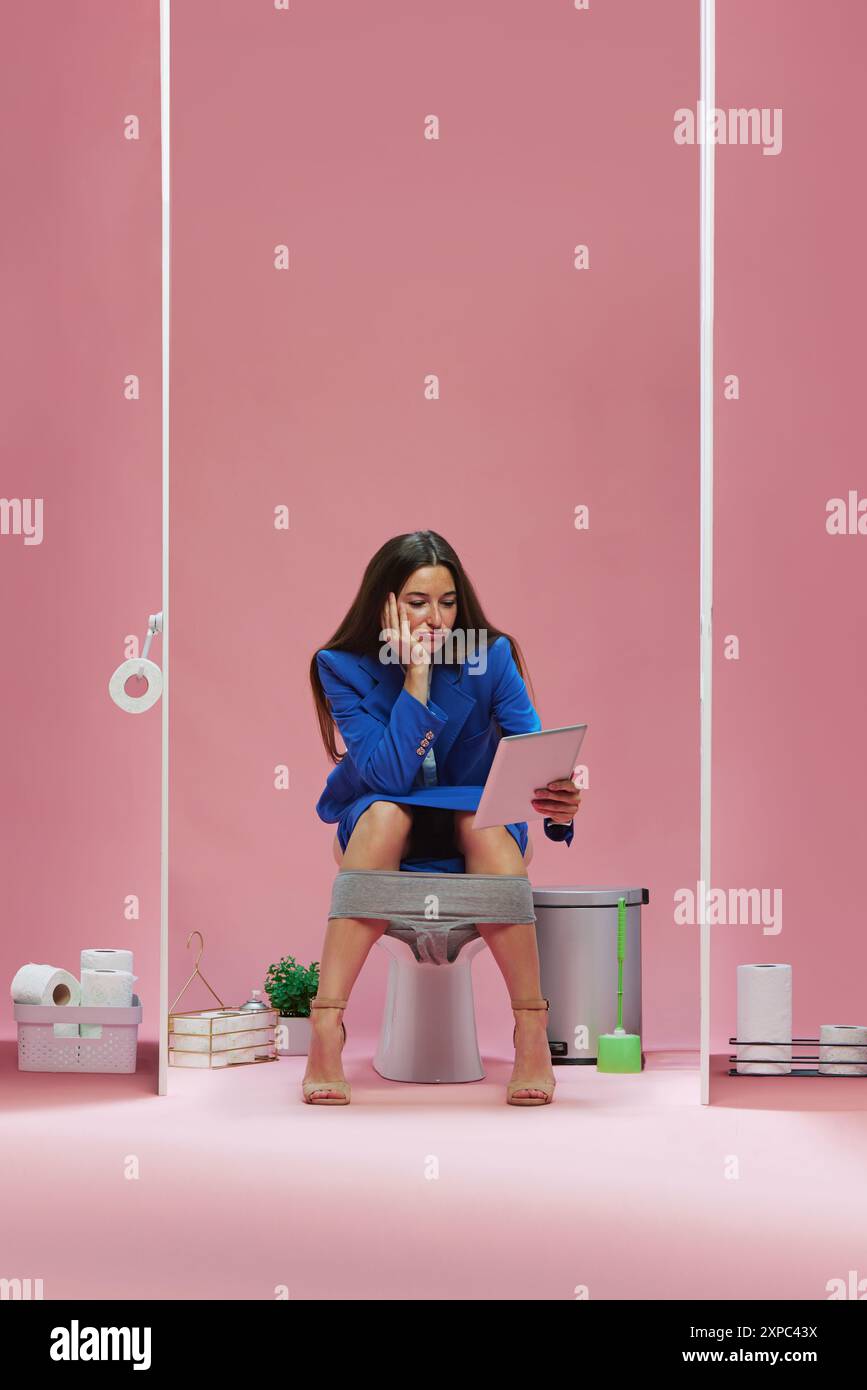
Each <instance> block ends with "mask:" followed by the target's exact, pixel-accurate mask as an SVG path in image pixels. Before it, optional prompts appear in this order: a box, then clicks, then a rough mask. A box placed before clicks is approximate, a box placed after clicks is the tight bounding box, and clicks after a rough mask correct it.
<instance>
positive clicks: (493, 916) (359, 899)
mask: <svg viewBox="0 0 867 1390" xmlns="http://www.w3.org/2000/svg"><path fill="white" fill-rule="evenodd" d="M328 916H329V919H330V918H332V917H374V918H380V919H384V920H386V921H387V922H388V927H387V929H386V936H395V937H397V938H398V939H399V940H401V941H405V942H406V943H407V945H408V946H409V947H410V949H411V950H412V952H413V955H414V956H415V958H416V960H417V961H419V962H421V963H424V964H430V965H445V964H449V963H450V962H451V961H453V960H454V959H455V958H456V957H457V954H458V952H459V951H460V949H461V947H462V946H463V945H464V943H465V942H467V941H470V940H472V938H473V937H475V936H478V935H479V932H478V931H477V924H478V923H479V922H482V923H498V922H506V923H516V922H535V920H536V914H535V912H534V911H533V889H532V887H531V884H530V880H529V879H528V878H526V877H524V876H523V875H511V874H417V873H412V872H407V871H402V870H392V869H341V870H340V872H339V873H338V875H337V877H336V878H335V880H334V886H333V888H332V890H331V909H330V911H329V913H328Z"/></svg>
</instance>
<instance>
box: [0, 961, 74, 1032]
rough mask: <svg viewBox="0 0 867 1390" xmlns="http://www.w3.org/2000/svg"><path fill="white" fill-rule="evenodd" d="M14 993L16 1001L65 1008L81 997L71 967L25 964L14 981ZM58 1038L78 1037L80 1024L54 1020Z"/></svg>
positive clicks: (12, 991) (12, 992)
mask: <svg viewBox="0 0 867 1390" xmlns="http://www.w3.org/2000/svg"><path fill="white" fill-rule="evenodd" d="M11 994H12V998H13V1000H14V1002H15V1003H16V1004H54V1005H57V1006H58V1007H60V1008H62V1007H63V1006H64V1005H66V1004H72V1005H75V1004H77V1003H78V1002H79V1000H80V999H81V985H80V984H79V983H78V981H77V980H76V978H75V976H74V975H70V973H69V971H68V970H58V968H57V966H56V965H35V964H33V963H32V962H31V963H30V964H29V965H22V967H21V969H20V970H19V971H18V972H17V974H16V975H15V978H14V980H13V981H12V989H11ZM54 1035H55V1037H58V1038H77V1037H78V1024H77V1023H55V1025H54Z"/></svg>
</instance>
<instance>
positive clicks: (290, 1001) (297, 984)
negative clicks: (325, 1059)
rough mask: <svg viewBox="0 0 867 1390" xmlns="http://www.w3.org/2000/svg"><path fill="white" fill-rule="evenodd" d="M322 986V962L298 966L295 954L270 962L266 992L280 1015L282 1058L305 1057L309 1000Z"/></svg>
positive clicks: (279, 1032)
mask: <svg viewBox="0 0 867 1390" xmlns="http://www.w3.org/2000/svg"><path fill="white" fill-rule="evenodd" d="M318 989H319V961H318V960H315V961H313V962H312V964H311V965H299V964H298V962H297V961H296V959H295V957H294V956H283V958H282V959H281V960H279V961H277V962H276V963H275V964H273V965H269V967H268V974H267V975H266V976H265V993H266V994H267V996H268V998H269V1000H270V1001H271V1008H272V1009H276V1010H277V1011H278V1013H279V1015H280V1017H279V1020H278V1023H277V1051H278V1053H279V1054H280V1055H281V1056H283V1057H306V1055H307V1052H308V1050H309V1048H310V1001H311V999H313V998H315V996H316V992H317V990H318Z"/></svg>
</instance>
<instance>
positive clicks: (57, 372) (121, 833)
mask: <svg viewBox="0 0 867 1390" xmlns="http://www.w3.org/2000/svg"><path fill="white" fill-rule="evenodd" d="M158 32H159V18H158V7H157V6H155V5H153V4H151V3H149V0H138V3H126V4H124V5H122V6H121V5H115V4H109V3H105V2H104V0H103V2H102V3H97V2H96V0H76V3H75V4H74V5H69V4H61V3H53V4H48V5H38V6H27V5H17V6H14V7H6V9H5V10H4V13H3V16H2V19H0V33H2V50H3V54H4V65H3V66H4V73H3V98H2V100H3V128H4V130H5V132H6V138H4V140H3V141H2V146H0V161H2V165H0V168H2V184H3V189H4V195H5V196H4V216H3V221H2V229H0V238H2V254H0V277H2V293H0V297H2V301H3V305H4V326H5V331H4V333H3V335H2V349H0V350H2V354H3V357H2V367H0V379H2V383H3V418H4V435H5V438H4V458H3V469H2V486H0V493H2V496H3V497H5V498H18V499H21V498H31V499H33V498H41V499H42V506H43V537H42V541H41V544H38V545H25V544H24V539H23V537H22V536H21V535H13V534H6V535H0V630H2V635H3V636H2V640H3V710H4V748H3V804H4V815H3V833H2V835H0V856H2V857H0V878H2V891H3V931H2V933H0V975H2V978H3V980H4V982H5V983H4V985H3V998H4V1001H5V1002H4V1006H3V1008H2V1009H0V1030H2V1033H3V1035H4V1036H6V1037H12V1036H14V1031H15V1029H14V1023H13V1019H12V1009H11V1004H10V1002H9V990H8V985H9V983H10V982H11V979H12V976H13V975H14V973H15V971H16V970H17V969H18V967H19V966H20V965H23V964H24V963H25V962H26V961H29V960H35V961H37V962H43V961H47V962H48V963H50V964H53V965H57V966H62V967H64V968H66V969H68V970H71V971H72V973H73V974H75V975H76V976H77V975H78V973H79V963H80V955H81V949H82V947H89V946H126V947H131V948H132V950H133V951H134V952H135V962H136V973H137V974H138V975H139V977H140V978H139V984H138V985H137V989H138V990H139V993H140V995H141V998H142V1000H143V1003H144V1007H145V1021H144V1033H145V1035H147V1034H150V1035H152V1036H153V1037H156V1035H157V1029H158V1004H159V999H158V981H159V977H158V966H159V847H160V839H159V836H160V829H159V796H160V729H159V705H156V706H154V707H153V708H152V709H151V710H150V711H149V712H147V713H145V714H137V715H132V714H126V713H124V712H123V711H122V710H120V709H118V707H117V706H116V705H115V704H114V703H113V702H112V700H111V699H110V697H109V694H108V679H109V676H110V675H111V673H112V671H113V670H114V669H115V667H116V666H118V665H119V664H120V662H121V661H122V660H124V659H125V657H126V655H127V654H128V653H127V651H126V650H125V646H124V644H125V642H126V641H127V638H133V639H136V640H137V641H138V642H139V643H141V642H142V641H143V638H144V636H145V633H146V631H147V621H148V614H149V613H152V612H157V611H158V610H159V608H160V607H161V604H162V597H161V576H160V466H161V465H160V180H159V167H160V165H159V160H160V143H159V46H158ZM142 54H145V55H148V56H147V59H146V60H143V58H142ZM130 115H133V116H137V117H138V118H139V120H140V123H141V129H140V138H139V139H137V140H130V139H126V138H124V121H125V120H126V118H127V117H128V116H130ZM130 374H135V375H137V376H138V377H139V379H140V399H138V400H127V399H125V397H124V381H125V378H126V377H127V376H128V375H130ZM152 655H154V656H155V657H156V658H157V660H159V659H160V655H161V654H160V651H159V643H158V642H157V643H156V644H155V646H154V648H153V649H152ZM130 895H136V896H137V897H138V899H139V911H140V916H139V918H138V920H137V921H128V920H127V919H126V918H125V916H124V905H125V899H126V898H127V897H128V896H130Z"/></svg>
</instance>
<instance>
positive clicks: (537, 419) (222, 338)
mask: <svg viewBox="0 0 867 1390" xmlns="http://www.w3.org/2000/svg"><path fill="white" fill-rule="evenodd" d="M173 48H174V61H173V120H174V139H173V200H174V222H173V255H174V269H173V275H174V325H173V352H174V357H173V392H174V394H173V436H172V444H173V472H172V510H171V525H172V552H171V553H172V593H171V603H172V823H171V837H172V838H171V907H172V940H173V946H172V953H171V977H172V989H173V992H174V989H175V988H176V982H180V981H181V980H182V979H183V974H184V971H185V970H188V969H189V968H190V967H189V964H188V954H187V953H186V952H185V949H184V942H185V939H186V936H187V934H188V932H189V931H190V930H192V929H193V928H196V927H199V928H201V929H202V930H203V931H204V934H205V938H206V943H207V946H206V953H205V959H204V961H203V966H204V968H205V969H206V973H207V974H208V977H209V979H211V981H212V983H214V985H215V986H216V987H217V989H218V990H219V991H220V992H221V994H223V997H224V998H226V999H227V1001H230V1002H235V1001H237V1000H238V999H240V998H243V997H245V996H246V993H247V991H248V990H249V989H250V988H251V987H252V986H258V985H260V984H261V983H262V979H263V976H264V973H265V970H266V969H267V966H268V965H269V964H270V963H271V961H273V960H276V959H277V958H278V957H279V956H281V955H282V954H284V953H291V954H293V955H295V956H296V957H298V958H299V959H301V960H303V961H305V962H306V961H309V960H312V959H317V958H318V957H319V953H320V950H321V943H322V936H323V932H324V926H325V914H326V912H327V907H328V901H329V895H330V886H331V882H332V880H333V877H334V873H335V866H334V862H333V860H332V857H331V844H332V837H333V833H334V831H333V828H329V827H327V826H325V825H323V824H322V823H321V822H320V821H319V820H318V819H317V817H316V816H315V814H314V809H313V808H314V804H315V802H316V800H317V797H318V796H319V793H320V791H321V789H322V786H323V783H324V779H325V776H326V773H327V772H328V770H329V765H328V763H327V761H326V758H325V754H324V751H323V749H322V747H321V745H320V744H319V741H318V734H317V732H316V729H315V725H314V715H313V705H312V699H311V695H310V690H309V685H308V678H307V668H308V663H309V661H310V657H311V655H312V653H313V651H314V650H315V649H316V648H317V647H318V646H320V645H322V643H323V642H324V641H325V640H326V639H327V638H328V636H329V634H330V633H331V631H332V630H333V629H334V627H335V626H336V625H337V622H338V620H339V619H340V618H341V616H342V615H343V613H344V611H345V609H346V607H347V606H348V604H349V602H350V600H351V598H352V596H353V594H354V592H355V589H356V587H357V584H358V581H359V579H360V577H361V572H362V569H363V566H364V564H365V563H366V561H367V559H368V558H369V556H370V555H371V554H372V553H373V552H374V550H375V549H377V547H378V546H379V545H380V544H381V543H382V541H384V540H385V539H386V538H387V537H389V536H391V535H393V534H396V533H398V532H402V531H407V530H412V529H415V528H419V527H431V528H433V529H435V530H438V531H441V532H442V533H443V534H444V535H445V536H446V537H447V538H448V539H449V540H450V541H451V542H452V544H453V545H454V546H455V547H456V548H457V550H458V552H459V553H460V554H461V555H462V557H463V559H464V562H465V564H466V565H467V567H468V569H469V571H470V573H471V575H472V577H473V579H474V581H475V582H476V584H477V585H478V588H479V590H480V593H481V594H482V596H483V601H484V603H485V605H486V606H487V608H488V610H489V612H490V615H491V618H492V620H493V621H495V622H496V623H498V624H500V625H501V626H503V627H505V628H506V629H507V630H509V631H511V632H513V633H514V634H515V635H516V636H517V637H518V640H519V641H520V642H521V644H522V646H523V649H524V651H525V653H526V656H527V659H528V662H529V666H530V671H531V675H532V678H533V682H534V686H535V693H536V698H537V704H538V708H539V711H540V714H541V716H542V719H543V721H544V722H546V723H548V724H554V725H556V724H560V723H565V722H568V721H571V720H578V719H582V720H587V721H589V725H590V731H589V735H588V739H587V743H586V755H587V762H588V764H589V768H590V777H591V789H590V790H589V791H588V793H587V794H586V796H585V798H584V806H583V807H582V810H581V812H580V814H579V819H578V830H577V835H576V839H575V842H574V843H573V845H572V847H571V849H566V848H565V847H564V846H562V845H556V844H553V843H549V842H547V841H546V840H545V839H544V836H543V835H542V833H541V827H540V828H539V830H538V831H537V832H536V833H535V835H534V839H535V843H536V858H535V859H534V862H533V865H532V878H533V881H534V882H535V883H536V884H538V885H542V884H554V883H570V882H572V883H578V884H606V883H609V884H622V883H623V882H624V881H628V882H630V883H634V884H636V885H641V886H645V885H646V886H647V887H649V888H650V890H651V904H650V906H649V908H648V909H646V910H645V917H644V921H645V930H646V936H645V1015H644V1033H645V1039H646V1042H647V1043H648V1044H649V1045H651V1046H678V1045H680V1046H684V1045H690V1044H692V1043H694V1041H695V1039H696V1037H697V1020H698V1005H697V941H696V938H695V935H694V934H690V935H686V934H685V933H684V931H683V929H682V928H677V927H675V926H674V925H673V922H672V897H673V893H674V891H675V889H676V887H678V886H680V885H682V884H690V883H692V884H694V883H695V879H696V876H697V853H698V839H697V834H698V832H697V826H698V762H697V759H698V710H697V691H698V674H697V660H698V632H697V627H698V618H697V610H698V589H697V582H698V530H697V519H698V491H697V489H698V467H697V450H698V414H697V412H698V394H697V388H698V359H697V344H698V338H697V314H698V302H697V295H698V265H697V255H698V242H697V177H698V165H697V156H696V151H695V150H689V149H684V148H680V147H678V146H676V145H675V143H674V141H673V139H672V133H671V132H672V125H673V112H674V111H675V109H676V108H677V107H679V106H682V105H685V104H689V103H691V102H693V101H694V99H695V93H696V82H697V72H698V68H697V53H698V31H697V11H696V7H695V5H694V4H693V3H692V0H683V3H671V4H667V5H666V6H664V7H662V9H661V10H660V7H658V6H655V7H648V6H647V5H645V4H642V3H638V2H637V0H636V3H619V4H616V5H609V6H605V5H599V6H594V8H593V11H592V12H591V13H590V14H581V13H579V12H577V11H574V10H572V9H570V7H569V6H568V5H562V4H560V5H554V4H540V5H534V6H533V7H532V9H528V7H527V6H526V5H525V4H523V3H517V0H512V2H511V3H501V4H497V5H491V4H490V3H481V2H480V0H476V3H468V2H467V0H460V2H459V3H458V0H452V2H451V3H446V4H441V5H438V6H436V7H435V8H434V9H433V10H431V9H430V8H429V7H425V6H421V5H414V6H407V5H405V4H398V3H391V4H382V3H380V4H375V5H372V6H363V7H359V6H358V5H355V4H352V3H349V0H343V2H342V3H331V4H329V5H328V6H312V5H309V6H304V5H298V6H293V7H292V9H291V11H290V12H289V13H288V14H286V13H277V12H274V11H273V10H271V9H270V8H269V7H268V6H259V7H248V6H241V5H239V4H236V3H217V4H214V3H211V0H209V2H208V3H207V4H204V3H187V4H185V5H183V6H179V7H177V10H176V15H175V28H174V35H173ZM432 113H433V114H435V115H437V116H438V117H439V119H440V121H441V138H440V140H439V141H428V140H425V139H424V138H423V122H424V120H425V118H426V117H427V116H428V115H430V114H432ZM284 243H285V244H286V245H287V246H288V247H289V269H288V271H282V270H276V269H275V268H274V265H273V256H274V248H275V247H276V246H279V245H282V244H284ZM577 243H587V244H588V246H589V248H590V258H591V259H590V264H591V269H590V270H589V271H587V272H578V271H576V270H574V269H573V268H572V250H573V247H574V246H575V245H576V244H577ZM429 373H436V374H438V375H439V377H440V383H441V397H440V399H439V400H438V401H435V402H432V401H428V400H425V399H424V395H423V386H424V379H425V377H426V375H427V374H429ZM582 503H584V504H587V505H588V506H589V508H590V516H591V525H590V530H589V531H587V532H578V531H576V530H575V528H574V524H573V516H574V509H575V507H576V506H578V505H579V504H582ZM280 505H285V506H287V507H288V508H289V513H290V527H289V530H288V531H277V530H275V529H274V525H273V514H274V509H275V507H278V506H280ZM280 764H285V765H286V766H288V769H289V778H290V785H289V789H288V791H278V790H275V789H274V786H273V779H274V769H275V767H276V766H278V765H280ZM385 972H386V965H385V961H384V958H382V953H380V952H378V951H376V950H374V952H373V953H372V955H371V957H370V960H369V962H368V965H367V967H366V968H365V970H364V971H363V973H362V976H361V978H360V979H359V981H358V984H357V986H356V989H355V991H354V993H353V999H352V1004H351V1006H350V1009H349V1011H348V1018H347V1026H348V1028H349V1029H350V1031H352V1030H353V1028H354V1029H356V1030H357V1029H358V1028H359V1025H360V1026H361V1027H362V1029H364V1028H366V1027H369V1028H370V1029H372V1028H373V1027H374V1024H375V1021H376V1020H377V1019H378V1016H379V1013H380V1011H381V1003H382V996H383V987H384V979H385ZM475 976H476V984H477V988H476V995H477V1001H478V1006H479V1010H478V1011H479V1020H480V1031H481V1032H482V1033H483V1034H485V1035H487V1034H486V1030H489V1029H490V1028H495V1029H496V1030H497V1032H498V1035H499V1034H500V1033H502V1035H503V1036H504V1037H505V1036H506V1033H508V1035H509V1036H510V1035H511V1023H510V1020H511V1014H510V1012H509V1009H508V1001H507V997H506V992H505V988H504V986H503V984H502V981H501V979H500V976H499V973H498V972H497V970H496V967H495V966H494V964H493V961H492V960H491V959H490V958H489V957H487V955H486V953H483V956H482V958H481V959H480V960H479V961H478V962H477V964H476V967H475ZM196 1002H198V1000H196Z"/></svg>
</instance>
